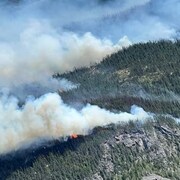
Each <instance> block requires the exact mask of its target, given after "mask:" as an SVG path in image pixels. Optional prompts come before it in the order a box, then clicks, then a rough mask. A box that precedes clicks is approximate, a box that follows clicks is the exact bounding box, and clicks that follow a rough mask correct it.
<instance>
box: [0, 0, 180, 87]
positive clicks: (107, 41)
mask: <svg viewBox="0 0 180 180" xmlns="http://www.w3.org/2000/svg"><path fill="white" fill-rule="evenodd" d="M8 2H9V3H1V4H0V21H1V28H0V86H1V87H4V86H6V87H11V88H12V86H13V85H14V86H15V85H16V86H17V85H19V84H24V83H26V84H27V83H32V82H41V81H42V80H44V79H47V78H49V77H50V76H51V75H52V74H54V73H56V72H60V73H63V72H66V71H69V70H73V68H74V67H82V66H89V65H90V64H93V63H95V62H100V61H101V60H102V58H103V57H105V56H106V55H108V54H111V53H113V52H116V51H117V50H119V49H121V48H122V47H127V46H128V45H130V44H131V42H132V43H135V42H141V41H148V40H158V39H162V38H166V39H173V38H175V37H177V35H178V33H177V32H178V27H179V23H178V21H177V19H178V17H179V16H180V14H179V11H178V9H179V7H180V3H179V2H178V1H177V0H173V1H172V0H160V1H158V2H157V1H155V0H136V1H132V0H126V1H125V0H120V1H119V0H107V1H102V0H92V1H89V2H88V3H87V1H85V0H74V1H70V0H66V1H65V0H57V1H50V0H38V1H28V0H22V1H21V0H20V1H18V3H15V4H14V3H10V2H11V1H8ZM167 7H168V11H167V9H166V8H167ZM172 11H173V13H172ZM119 39H120V40H119ZM129 39H130V40H129Z"/></svg>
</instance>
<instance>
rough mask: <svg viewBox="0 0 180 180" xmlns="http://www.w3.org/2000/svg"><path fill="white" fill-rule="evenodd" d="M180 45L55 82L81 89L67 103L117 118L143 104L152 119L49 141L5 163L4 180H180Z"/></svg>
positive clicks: (147, 46)
mask: <svg viewBox="0 0 180 180" xmlns="http://www.w3.org/2000/svg"><path fill="white" fill-rule="evenodd" d="M179 69H180V41H179V40H177V41H175V42H172V41H164V40H162V41H158V42H148V43H139V44H135V45H132V46H130V47H129V48H124V49H123V50H121V51H118V52H117V53H114V54H112V55H110V56H107V57H105V58H104V59H103V60H102V62H101V63H99V64H94V65H92V66H90V67H82V68H79V69H74V70H73V71H72V72H66V73H64V74H59V73H58V72H57V73H56V74H54V75H53V77H54V78H57V79H61V78H66V79H67V80H69V81H71V82H73V83H75V84H77V88H75V89H72V90H69V91H68V92H61V91H60V92H59V94H60V96H61V97H62V99H63V100H64V102H65V103H67V104H70V105H73V104H80V105H81V106H83V105H85V104H87V103H90V104H95V105H98V106H100V107H102V108H105V109H108V110H110V111H112V112H117V111H126V112H129V111H130V107H131V106H132V105H134V104H135V105H138V106H140V107H142V108H144V110H145V111H147V112H151V113H154V114H156V115H155V118H154V119H153V120H147V121H146V122H143V123H142V122H140V121H138V120H137V121H136V122H131V121H130V122H129V123H128V124H118V125H113V124H112V125H110V126H107V127H97V128H95V129H94V130H93V132H91V134H90V135H88V136H78V138H76V139H71V138H68V139H67V140H66V141H63V140H62V139H59V140H55V141H51V142H45V143H44V144H42V146H40V147H38V148H37V147H35V145H34V146H33V145H32V148H31V149H28V150H21V151H18V152H14V153H10V154H7V155H6V156H1V157H0V179H2V180H5V179H9V180H11V179H12V180H14V179H18V180H21V179H22V180H24V179H27V180H32V179H34V180H41V179H49V180H50V179H53V180H56V179H57V180H59V179H62V180H65V179H68V180H69V179H72V180H75V179H85V180H90V179H107V180H108V179H117V180H121V179H122V180H128V179H129V180H131V179H133V180H136V179H137V180H138V179H142V177H143V176H145V175H148V174H151V173H155V174H158V175H160V176H163V177H166V178H169V179H174V180H176V179H180V176H179V175H180V158H179V157H180V121H179V118H180V71H179Z"/></svg>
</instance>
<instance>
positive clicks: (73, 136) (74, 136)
mask: <svg viewBox="0 0 180 180" xmlns="http://www.w3.org/2000/svg"><path fill="white" fill-rule="evenodd" d="M70 137H71V139H76V138H78V135H77V134H72V135H71V136H70Z"/></svg>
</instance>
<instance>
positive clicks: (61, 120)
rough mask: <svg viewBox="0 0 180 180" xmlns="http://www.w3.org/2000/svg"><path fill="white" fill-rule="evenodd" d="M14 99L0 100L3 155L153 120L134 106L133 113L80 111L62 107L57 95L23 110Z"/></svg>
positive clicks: (34, 101)
mask: <svg viewBox="0 0 180 180" xmlns="http://www.w3.org/2000/svg"><path fill="white" fill-rule="evenodd" d="M17 103H18V101H17V99H16V98H14V97H8V96H5V95H4V96H2V97H1V99H0V113H1V116H0V136H1V141H0V154H1V153H7V152H10V151H12V150H18V149H19V148H21V147H23V146H27V144H31V143H32V142H35V141H37V140H39V139H59V138H60V137H67V136H70V135H72V134H79V135H87V134H88V133H89V132H90V131H91V130H92V129H93V128H95V127H97V126H106V125H109V124H111V123H122V122H128V121H129V120H134V121H135V120H137V119H139V120H142V121H143V120H145V119H147V118H151V117H152V116H151V115H150V114H148V113H146V112H145V111H144V110H143V109H142V108H139V107H137V106H132V108H131V113H125V112H124V113H121V112H119V113H117V114H115V113H112V112H110V111H106V110H104V109H101V108H99V107H98V106H91V105H87V106H85V107H84V108H82V109H81V110H80V111H77V110H75V109H73V108H71V107H69V106H67V105H66V104H64V103H63V101H62V100H61V98H60V96H59V95H58V94H55V93H49V94H46V95H44V96H42V97H40V98H39V99H28V100H27V102H26V103H25V105H24V106H23V107H22V108H19V107H18V105H17Z"/></svg>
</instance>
